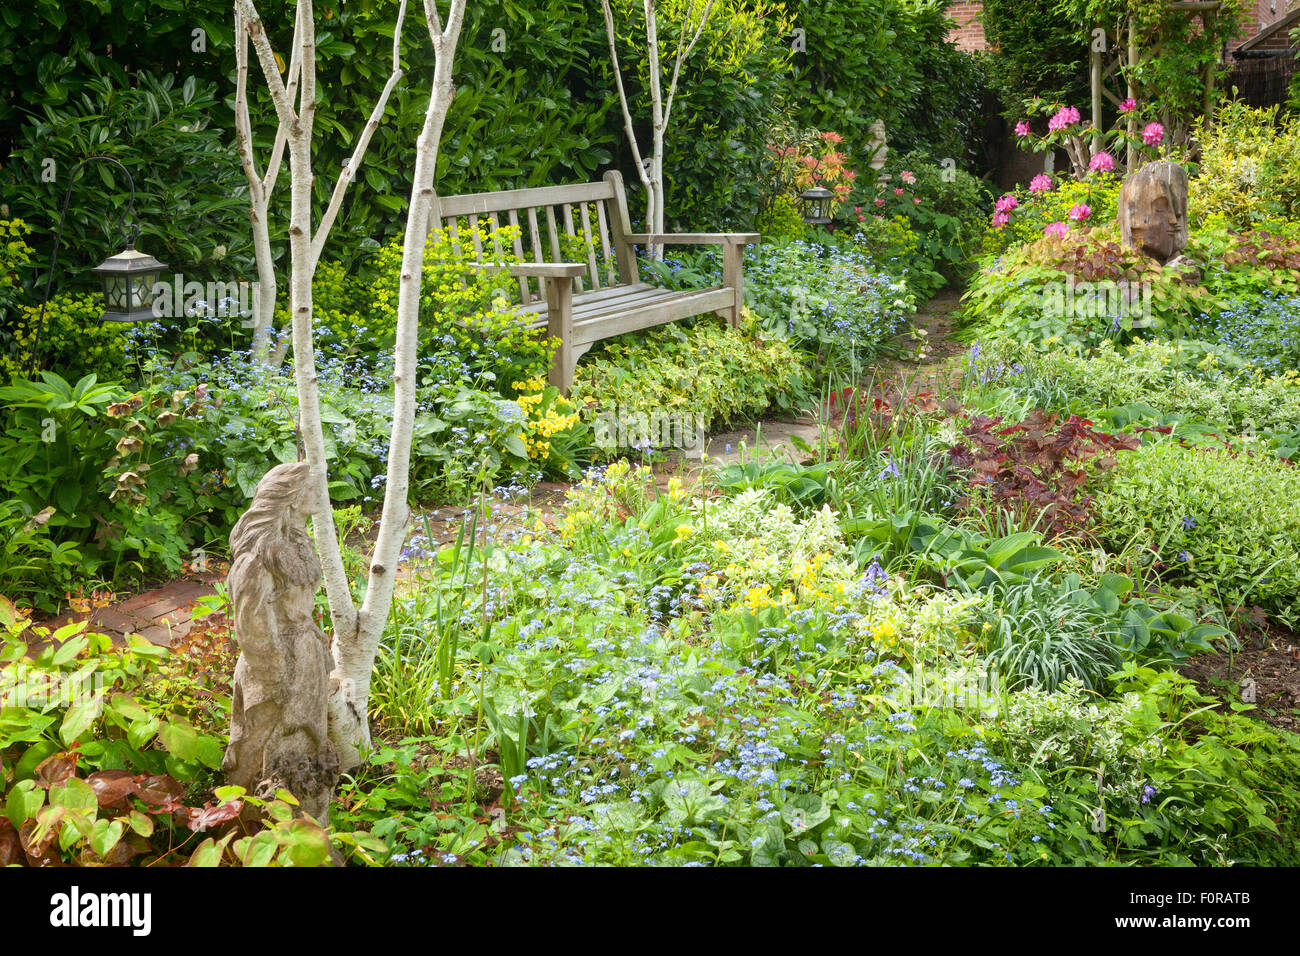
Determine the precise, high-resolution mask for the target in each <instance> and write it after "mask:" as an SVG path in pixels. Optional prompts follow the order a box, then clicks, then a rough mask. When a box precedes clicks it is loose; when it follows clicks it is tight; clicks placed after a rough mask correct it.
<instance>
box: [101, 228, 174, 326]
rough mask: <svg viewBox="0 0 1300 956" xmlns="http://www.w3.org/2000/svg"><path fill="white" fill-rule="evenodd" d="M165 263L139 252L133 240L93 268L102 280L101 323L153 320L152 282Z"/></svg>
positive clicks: (164, 266) (156, 278) (155, 279)
mask: <svg viewBox="0 0 1300 956" xmlns="http://www.w3.org/2000/svg"><path fill="white" fill-rule="evenodd" d="M166 268H167V266H166V265H165V264H164V263H161V262H159V261H158V260H157V259H155V258H154V257H153V256H151V255H149V254H147V253H144V252H140V251H138V250H137V249H136V248H135V243H133V242H132V243H128V244H127V247H126V248H125V249H123V250H122V251H121V252H119V253H118V254H117V255H115V256H110V257H109V258H107V259H105V260H104V261H103V262H102V263H100V264H99V265H97V266H96V267H95V268H94V270H93V271H94V273H95V274H96V275H97V276H99V277H100V279H101V280H102V281H103V283H104V317H103V319H102V321H104V322H141V321H144V320H146V319H153V318H154V317H155V316H154V314H153V300H154V285H155V284H156V283H157V282H158V274H159V273H160V272H162V270H163V269H166Z"/></svg>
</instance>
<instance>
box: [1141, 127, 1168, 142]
mask: <svg viewBox="0 0 1300 956" xmlns="http://www.w3.org/2000/svg"><path fill="white" fill-rule="evenodd" d="M1164 138H1165V128H1164V127H1163V126H1161V125H1160V124H1159V123H1147V125H1146V128H1145V129H1144V130H1142V142H1144V143H1146V144H1147V145H1148V146H1157V145H1159V144H1160V143H1161V142H1163V141H1164Z"/></svg>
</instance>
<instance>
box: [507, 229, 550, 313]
mask: <svg viewBox="0 0 1300 956" xmlns="http://www.w3.org/2000/svg"><path fill="white" fill-rule="evenodd" d="M507 218H508V219H509V220H510V225H511V226H512V227H514V228H515V229H519V211H518V210H516V209H511V210H508V212H507ZM511 245H512V246H513V248H514V251H515V258H516V259H518V260H519V261H520V262H523V261H524V240H523V230H520V234H519V235H518V236H515V238H514V239H513V240H512V242H511ZM537 281H539V282H541V281H542V280H541V279H539V280H537ZM519 301H520V302H522V303H523V304H524V305H528V304H529V303H530V302H532V301H533V293H532V288H531V286H529V284H528V279H527V278H525V277H524V276H520V277H519Z"/></svg>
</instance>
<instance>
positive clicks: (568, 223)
mask: <svg viewBox="0 0 1300 956" xmlns="http://www.w3.org/2000/svg"><path fill="white" fill-rule="evenodd" d="M560 212H561V214H563V216H564V234H565V235H566V236H568V237H569V238H571V239H577V238H578V234H577V233H576V232H575V231H574V229H573V207H572V206H570V205H569V204H568V203H567V202H566V203H565V204H564V205H563V206H561V207H560ZM573 291H574V292H576V293H579V294H581V293H582V292H583V291H584V290H583V287H582V280H581V279H574V280H573Z"/></svg>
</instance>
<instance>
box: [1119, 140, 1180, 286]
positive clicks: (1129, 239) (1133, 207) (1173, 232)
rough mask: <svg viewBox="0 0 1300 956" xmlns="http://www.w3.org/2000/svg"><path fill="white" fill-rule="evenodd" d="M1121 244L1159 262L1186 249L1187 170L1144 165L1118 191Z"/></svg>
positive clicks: (1159, 164)
mask: <svg viewBox="0 0 1300 956" xmlns="http://www.w3.org/2000/svg"><path fill="white" fill-rule="evenodd" d="M1119 228H1120V234H1121V235H1122V237H1123V239H1124V244H1125V245H1126V246H1129V247H1130V248H1133V249H1137V250H1138V251H1139V252H1141V253H1142V254H1143V255H1146V256H1149V257H1150V258H1152V259H1155V260H1156V261H1158V262H1160V263H1161V264H1162V265H1163V264H1164V263H1167V262H1169V261H1170V260H1171V259H1173V258H1174V257H1175V256H1177V255H1178V254H1179V253H1180V252H1182V251H1183V250H1184V249H1186V248H1187V170H1185V169H1183V167H1181V166H1179V165H1178V164H1177V163H1171V162H1168V161H1166V160H1159V161H1157V162H1154V163H1147V164H1146V165H1145V166H1143V167H1142V168H1141V169H1139V170H1138V171H1137V172H1136V173H1134V174H1133V175H1131V176H1130V177H1129V178H1128V179H1127V180H1125V181H1124V186H1123V188H1122V189H1120V191H1119Z"/></svg>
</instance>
